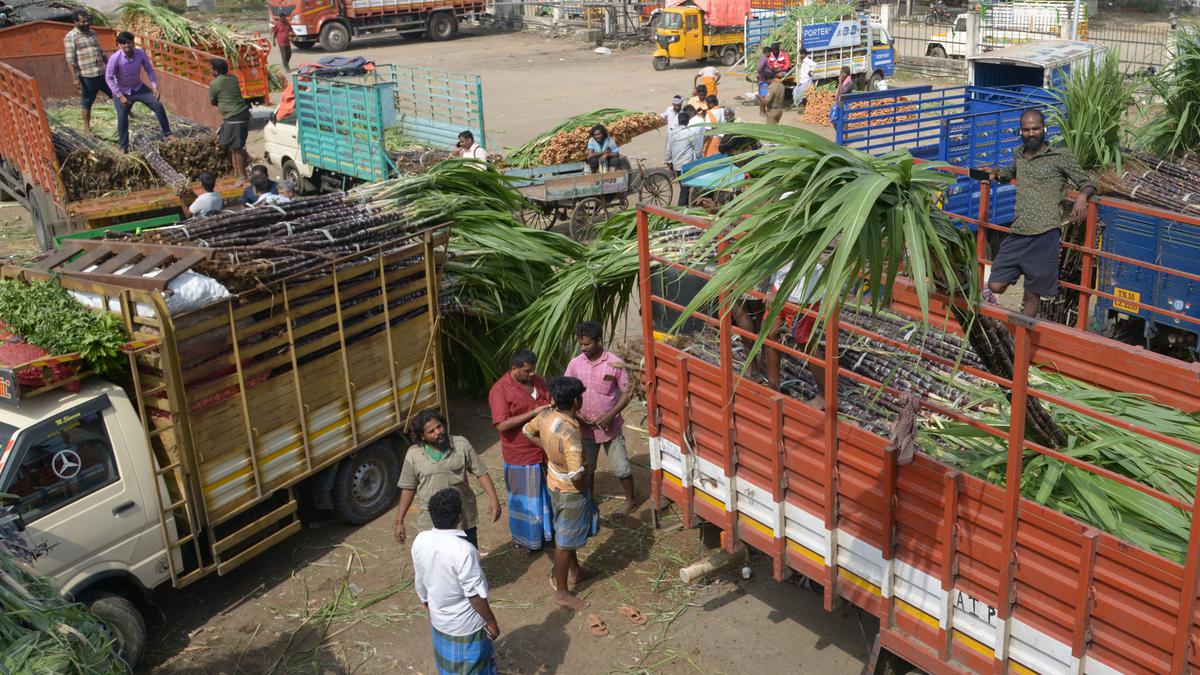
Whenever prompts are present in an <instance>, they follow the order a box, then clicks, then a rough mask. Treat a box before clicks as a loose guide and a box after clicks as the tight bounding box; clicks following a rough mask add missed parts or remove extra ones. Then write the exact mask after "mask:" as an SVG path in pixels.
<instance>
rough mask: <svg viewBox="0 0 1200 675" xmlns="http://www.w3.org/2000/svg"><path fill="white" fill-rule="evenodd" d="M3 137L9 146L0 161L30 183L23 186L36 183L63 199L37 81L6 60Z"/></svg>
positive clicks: (0, 97) (0, 110) (0, 95)
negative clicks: (6, 163) (9, 164)
mask: <svg viewBox="0 0 1200 675" xmlns="http://www.w3.org/2000/svg"><path fill="white" fill-rule="evenodd" d="M64 67H65V65H64ZM0 137H2V138H4V145H5V146H6V147H7V148H8V149H7V150H6V151H5V152H4V153H3V154H2V155H0V160H3V161H5V162H10V163H12V164H13V165H14V166H15V167H16V168H17V169H18V170H20V172H21V173H22V174H23V175H24V178H25V181H27V182H28V183H29V184H30V185H27V186H22V188H21V189H24V190H28V188H29V187H31V186H37V187H40V188H41V189H42V190H45V191H46V192H47V193H49V194H50V195H52V196H53V198H54V199H55V200H56V201H57V200H59V199H63V198H64V196H65V195H66V189H65V188H64V187H63V184H62V181H61V180H60V179H59V177H58V159H57V158H56V157H55V155H54V143H53V141H52V140H51V136H50V123H49V122H47V121H46V111H45V109H44V108H42V95H41V92H40V90H39V89H38V83H37V80H35V79H33V78H32V77H30V76H28V75H26V74H25V73H22V72H21V71H19V70H17V69H16V68H13V67H12V66H9V65H8V64H6V63H3V62H0Z"/></svg>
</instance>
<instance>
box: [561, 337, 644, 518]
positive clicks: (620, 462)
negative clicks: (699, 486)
mask: <svg viewBox="0 0 1200 675" xmlns="http://www.w3.org/2000/svg"><path fill="white" fill-rule="evenodd" d="M600 333H601V329H600V324H598V323H596V322H595V321H584V322H583V323H581V324H579V325H578V326H576V327H575V338H576V339H577V340H579V355H578V356H576V357H575V358H573V359H571V362H570V363H568V364H567V369H566V371H565V372H564V373H563V375H566V376H568V377H575V378H578V379H579V380H580V381H581V382H583V386H584V387H585V393H584V395H583V408H582V409H581V410H580V411H579V421H580V422H581V425H580V434H581V435H582V437H583V461H584V464H586V465H587V467H588V473H591V474H593V475H594V474H595V473H596V467H597V466H598V462H599V460H600V450H601V449H603V450H604V454H605V456H606V457H608V470H609V471H610V472H611V473H612V475H613V477H614V478H616V479H617V480H619V481H621V487H622V488H624V490H625V504H624V505H622V506H621V508H619V509H617V511H616V512H615V515H617V516H627V515H629V514H631V513H633V509H634V507H636V506H637V503H636V501H635V500H636V498H637V495H636V493H635V492H634V487H633V467H632V466H630V465H629V452H628V451H627V450H626V449H625V435H624V432H623V431H622V429H623V427H624V426H625V421H624V420H623V419H621V411H622V410H624V409H625V406H627V405H629V395H630V393H629V376H628V375H626V374H625V367H624V366H625V362H624V361H622V360H621V358H620V357H619V356H617V355H616V354H613V353H612V352H610V351H608V350H607V349H605V348H604V345H602V344H601V343H600Z"/></svg>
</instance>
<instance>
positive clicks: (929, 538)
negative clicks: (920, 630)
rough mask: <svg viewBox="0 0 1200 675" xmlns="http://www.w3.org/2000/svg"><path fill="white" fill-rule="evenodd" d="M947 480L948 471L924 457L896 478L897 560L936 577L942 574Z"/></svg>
mask: <svg viewBox="0 0 1200 675" xmlns="http://www.w3.org/2000/svg"><path fill="white" fill-rule="evenodd" d="M945 481H946V477H945V469H944V468H943V467H941V465H939V464H936V463H935V462H933V461H932V460H930V459H929V458H927V457H925V456H923V455H917V456H916V457H915V458H914V460H913V463H912V464H908V465H907V466H902V467H900V468H899V471H898V473H897V476H896V559H897V560H901V561H903V562H906V563H908V564H909V565H912V566H914V567H916V568H917V569H920V570H922V571H924V572H925V573H927V574H929V575H930V576H933V577H935V578H938V577H940V576H941V573H942V546H941V541H940V540H939V536H938V532H939V530H940V527H941V522H942V517H943V516H942V503H941V502H942V493H943V490H944V487H943V486H944V483H945Z"/></svg>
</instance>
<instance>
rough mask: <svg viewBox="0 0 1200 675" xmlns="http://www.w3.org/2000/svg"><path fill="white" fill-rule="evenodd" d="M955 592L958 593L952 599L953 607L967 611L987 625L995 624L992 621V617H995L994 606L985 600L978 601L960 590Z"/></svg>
mask: <svg viewBox="0 0 1200 675" xmlns="http://www.w3.org/2000/svg"><path fill="white" fill-rule="evenodd" d="M955 592H956V593H958V597H957V598H956V599H955V600H954V606H955V607H957V608H958V609H961V610H963V611H964V612H967V613H969V614H970V615H971V616H973V617H975V618H976V619H979V620H980V621H982V622H984V623H986V624H987V625H989V626H995V625H996V624H994V623H992V619H994V618H995V617H996V608H995V607H992V606H991V605H989V604H987V603H986V602H980V601H979V600H976V599H975V598H973V597H971V596H970V595H968V594H966V593H963V592H962V591H955Z"/></svg>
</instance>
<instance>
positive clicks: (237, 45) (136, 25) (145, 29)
mask: <svg viewBox="0 0 1200 675" xmlns="http://www.w3.org/2000/svg"><path fill="white" fill-rule="evenodd" d="M117 10H118V11H119V12H120V19H119V20H118V22H117V25H118V27H119V28H121V29H123V30H127V31H130V32H132V33H134V34H135V35H144V36H146V37H154V38H161V39H163V40H166V41H167V42H174V43H175V44H178V45H183V46H184V47H191V48H193V49H199V50H201V51H206V52H211V53H214V54H222V55H224V56H225V58H226V59H227V60H229V62H230V63H231V64H232V65H234V66H236V65H237V64H238V63H240V62H241V61H242V60H244V58H245V57H246V54H247V51H248V50H260V49H262V47H261V45H259V44H258V43H257V42H255V41H254V40H253V38H250V37H247V36H245V35H242V34H240V33H238V32H237V31H235V30H233V29H232V28H230V27H229V25H228V24H225V23H222V22H221V21H216V20H212V21H206V22H204V23H197V22H195V21H192V20H191V19H188V18H187V17H185V16H183V15H181V14H178V13H177V12H175V11H174V10H172V9H171V8H170V7H168V6H167V5H166V4H156V3H155V2H154V0H126V2H123V3H121V5H120V6H119V7H118V8H117Z"/></svg>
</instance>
